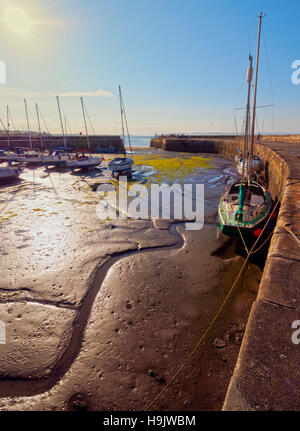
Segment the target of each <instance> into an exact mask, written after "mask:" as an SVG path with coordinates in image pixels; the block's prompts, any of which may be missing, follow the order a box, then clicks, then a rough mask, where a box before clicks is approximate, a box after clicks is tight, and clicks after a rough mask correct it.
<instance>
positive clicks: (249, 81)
mask: <svg viewBox="0 0 300 431" xmlns="http://www.w3.org/2000/svg"><path fill="white" fill-rule="evenodd" d="M252 60H253V59H252V55H249V62H250V65H249V67H248V70H247V82H248V95H247V108H246V124H245V140H244V148H243V167H242V184H244V180H245V161H246V153H247V151H248V147H249V122H250V93H251V81H252ZM249 181H250V179H249V177H248V183H249Z"/></svg>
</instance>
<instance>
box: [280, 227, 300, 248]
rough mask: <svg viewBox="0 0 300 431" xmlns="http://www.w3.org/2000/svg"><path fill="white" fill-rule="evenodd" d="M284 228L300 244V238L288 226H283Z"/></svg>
mask: <svg viewBox="0 0 300 431" xmlns="http://www.w3.org/2000/svg"><path fill="white" fill-rule="evenodd" d="M283 227H284V229H286V230H287V231H288V232H289V233H290V234H291V235H292V236H293V237H294V238H295V240H296V241H297V242H298V243H299V244H300V239H299V238H298V237H297V236H296V235H295V234H294V232H292V231H291V229H289V228H288V227H287V226H283Z"/></svg>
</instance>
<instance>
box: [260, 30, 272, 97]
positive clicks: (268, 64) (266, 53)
mask: <svg viewBox="0 0 300 431" xmlns="http://www.w3.org/2000/svg"><path fill="white" fill-rule="evenodd" d="M262 38H263V42H264V47H265V57H266V62H267V70H268V75H269V80H270V89H271V96H272V103H273V104H274V92H273V83H272V76H271V70H270V63H269V57H268V48H267V42H266V38H265V35H264V31H262Z"/></svg>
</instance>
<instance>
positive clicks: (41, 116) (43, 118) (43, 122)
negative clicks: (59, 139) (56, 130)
mask: <svg viewBox="0 0 300 431" xmlns="http://www.w3.org/2000/svg"><path fill="white" fill-rule="evenodd" d="M38 110H39V113H40V116H41V118H42V121H43V123H44V126H45V128H46V130H47V132H48V133H49V135H50V132H49V129H48V127H47V124H46V122H45V120H44V116H43V114H42V111H41V110H40V107H39V106H38Z"/></svg>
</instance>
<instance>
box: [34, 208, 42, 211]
mask: <svg viewBox="0 0 300 431" xmlns="http://www.w3.org/2000/svg"><path fill="white" fill-rule="evenodd" d="M32 211H45V210H42V209H41V208H33V209H32Z"/></svg>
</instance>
